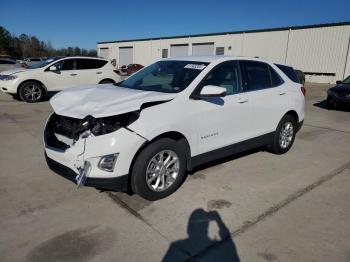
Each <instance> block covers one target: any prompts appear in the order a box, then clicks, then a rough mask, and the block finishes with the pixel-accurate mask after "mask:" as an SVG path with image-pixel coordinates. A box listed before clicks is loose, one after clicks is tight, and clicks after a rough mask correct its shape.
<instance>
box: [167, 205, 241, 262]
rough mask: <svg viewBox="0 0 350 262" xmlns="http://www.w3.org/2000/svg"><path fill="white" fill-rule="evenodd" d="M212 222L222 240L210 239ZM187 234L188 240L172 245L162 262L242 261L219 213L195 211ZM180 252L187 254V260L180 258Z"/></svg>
mask: <svg viewBox="0 0 350 262" xmlns="http://www.w3.org/2000/svg"><path fill="white" fill-rule="evenodd" d="M210 222H215V223H216V224H217V226H218V228H219V235H220V240H216V239H211V238H209V235H208V229H209V223H210ZM187 233H188V238H187V239H182V240H178V241H175V242H173V243H171V244H170V246H169V249H168V250H167V252H166V254H165V255H164V257H163V260H162V261H180V260H181V261H183V260H186V261H220V262H221V261H233V262H239V261H240V259H239V256H238V253H237V250H236V246H235V244H234V242H233V240H232V237H231V234H230V231H229V230H228V228H227V227H226V225H225V224H224V222H223V221H222V219H221V217H220V215H219V213H218V212H217V211H209V212H207V211H205V210H204V209H202V208H198V209H196V210H194V211H193V212H192V214H191V216H190V218H189V221H188V225H187ZM179 252H181V253H185V254H186V258H183V259H182V258H180V257H181V256H179Z"/></svg>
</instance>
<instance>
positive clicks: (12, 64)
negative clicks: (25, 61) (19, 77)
mask: <svg viewBox="0 0 350 262" xmlns="http://www.w3.org/2000/svg"><path fill="white" fill-rule="evenodd" d="M19 67H22V65H21V64H20V63H18V62H16V61H15V60H11V59H8V58H0V72H2V71H6V70H11V69H15V68H19Z"/></svg>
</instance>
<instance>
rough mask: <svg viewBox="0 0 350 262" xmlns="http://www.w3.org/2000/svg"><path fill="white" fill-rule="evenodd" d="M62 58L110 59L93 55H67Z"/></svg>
mask: <svg viewBox="0 0 350 262" xmlns="http://www.w3.org/2000/svg"><path fill="white" fill-rule="evenodd" d="M62 58H86V59H98V60H105V61H108V60H107V59H104V58H100V57H93V56H65V57H62Z"/></svg>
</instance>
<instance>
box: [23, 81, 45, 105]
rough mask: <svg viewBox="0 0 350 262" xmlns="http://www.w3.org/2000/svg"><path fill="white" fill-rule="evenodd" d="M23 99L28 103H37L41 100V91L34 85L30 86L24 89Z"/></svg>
mask: <svg viewBox="0 0 350 262" xmlns="http://www.w3.org/2000/svg"><path fill="white" fill-rule="evenodd" d="M24 97H25V98H26V99H27V100H30V101H37V100H39V99H40V98H41V89H40V87H39V86H38V85H36V84H30V85H27V86H26V87H24Z"/></svg>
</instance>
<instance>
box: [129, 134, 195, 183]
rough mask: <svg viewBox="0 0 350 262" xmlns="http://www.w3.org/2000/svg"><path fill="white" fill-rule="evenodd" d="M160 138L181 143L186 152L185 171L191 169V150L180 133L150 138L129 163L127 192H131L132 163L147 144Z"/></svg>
mask: <svg viewBox="0 0 350 262" xmlns="http://www.w3.org/2000/svg"><path fill="white" fill-rule="evenodd" d="M161 138H171V139H174V140H175V141H177V142H179V143H181V144H182V145H183V146H184V148H185V151H186V170H191V169H192V164H191V148H190V145H189V143H188V140H187V138H186V137H185V136H184V135H183V134H182V133H180V132H177V131H169V132H165V133H162V134H159V135H157V136H155V137H154V138H152V139H151V140H147V141H145V142H144V143H143V144H142V145H141V147H140V148H139V149H138V150H137V152H136V154H135V155H134V157H133V159H132V161H131V165H130V167H129V181H128V184H129V190H131V175H130V174H131V171H132V168H133V166H134V163H135V161H136V159H137V157H138V155H139V154H140V153H141V151H142V150H143V149H144V148H146V147H147V146H148V145H149V144H151V143H153V142H155V141H157V140H159V139H161Z"/></svg>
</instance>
